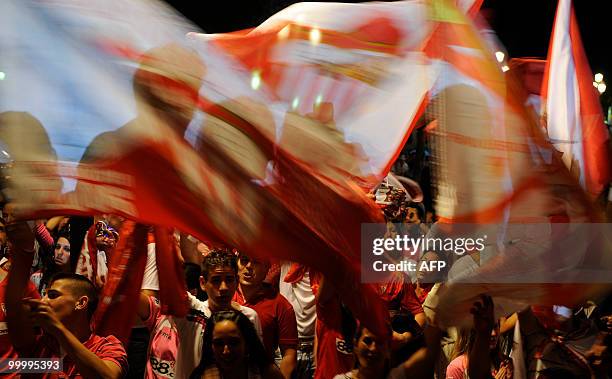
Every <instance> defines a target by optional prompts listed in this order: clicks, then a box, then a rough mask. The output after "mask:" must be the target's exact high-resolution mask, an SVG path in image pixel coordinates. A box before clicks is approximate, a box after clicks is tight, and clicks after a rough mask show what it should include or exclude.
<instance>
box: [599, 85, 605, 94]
mask: <svg viewBox="0 0 612 379" xmlns="http://www.w3.org/2000/svg"><path fill="white" fill-rule="evenodd" d="M597 90H598V91H599V93H604V92H606V83H599V84H598V85H597Z"/></svg>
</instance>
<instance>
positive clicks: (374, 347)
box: [355, 329, 389, 367]
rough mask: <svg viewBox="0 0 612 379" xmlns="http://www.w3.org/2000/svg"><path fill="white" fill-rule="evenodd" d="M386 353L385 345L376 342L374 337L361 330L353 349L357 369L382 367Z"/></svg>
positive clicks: (387, 351) (368, 332)
mask: <svg viewBox="0 0 612 379" xmlns="http://www.w3.org/2000/svg"><path fill="white" fill-rule="evenodd" d="M388 353H389V350H388V348H387V346H386V345H384V344H383V343H382V342H381V341H379V340H377V339H376V336H375V335H374V334H372V333H370V331H369V330H367V329H364V330H363V332H362V333H361V336H360V337H359V340H358V341H357V345H356V347H355V354H356V355H357V360H358V361H359V367H382V366H384V364H385V360H386V359H387V356H388Z"/></svg>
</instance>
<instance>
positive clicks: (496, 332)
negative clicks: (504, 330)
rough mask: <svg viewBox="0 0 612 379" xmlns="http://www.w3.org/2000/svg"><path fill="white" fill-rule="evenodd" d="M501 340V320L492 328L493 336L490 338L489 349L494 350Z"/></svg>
mask: <svg viewBox="0 0 612 379" xmlns="http://www.w3.org/2000/svg"><path fill="white" fill-rule="evenodd" d="M498 340H499V322H497V323H495V327H493V330H491V338H490V339H489V349H490V350H493V349H495V347H496V346H497V342H498Z"/></svg>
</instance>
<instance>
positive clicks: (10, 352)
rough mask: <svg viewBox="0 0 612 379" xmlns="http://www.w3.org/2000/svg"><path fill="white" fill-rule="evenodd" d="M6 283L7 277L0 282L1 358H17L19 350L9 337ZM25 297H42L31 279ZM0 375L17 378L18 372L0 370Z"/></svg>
mask: <svg viewBox="0 0 612 379" xmlns="http://www.w3.org/2000/svg"><path fill="white" fill-rule="evenodd" d="M0 270H1V269H0ZM6 284H7V281H6V278H5V279H4V280H2V281H1V282H0V306H1V307H2V309H1V310H0V359H9V358H17V352H16V351H15V349H14V348H13V344H12V343H11V340H10V338H9V335H8V327H7V324H6V306H5V304H4V294H5V291H6ZM25 297H31V298H34V299H40V295H39V294H38V291H37V290H36V286H35V285H34V283H32V282H30V281H29V280H28V287H27V289H26V294H25ZM0 376H2V377H3V378H16V377H17V374H5V373H2V372H0Z"/></svg>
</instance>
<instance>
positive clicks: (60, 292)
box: [43, 279, 87, 321]
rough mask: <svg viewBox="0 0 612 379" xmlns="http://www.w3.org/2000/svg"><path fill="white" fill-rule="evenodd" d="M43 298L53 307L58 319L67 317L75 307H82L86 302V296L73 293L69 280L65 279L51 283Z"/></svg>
mask: <svg viewBox="0 0 612 379" xmlns="http://www.w3.org/2000/svg"><path fill="white" fill-rule="evenodd" d="M43 300H44V301H46V302H47V303H48V304H49V306H50V307H51V308H52V309H53V311H54V312H55V315H56V317H57V319H58V320H59V321H62V320H65V319H67V318H68V317H70V316H71V315H72V314H73V313H74V312H75V311H76V310H77V309H83V307H84V306H86V304H87V297H85V296H81V297H77V296H76V295H74V293H73V291H72V290H71V288H70V281H69V280H65V279H59V280H56V281H54V282H53V283H51V287H49V288H48V289H47V294H46V295H45V297H44V298H43Z"/></svg>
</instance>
